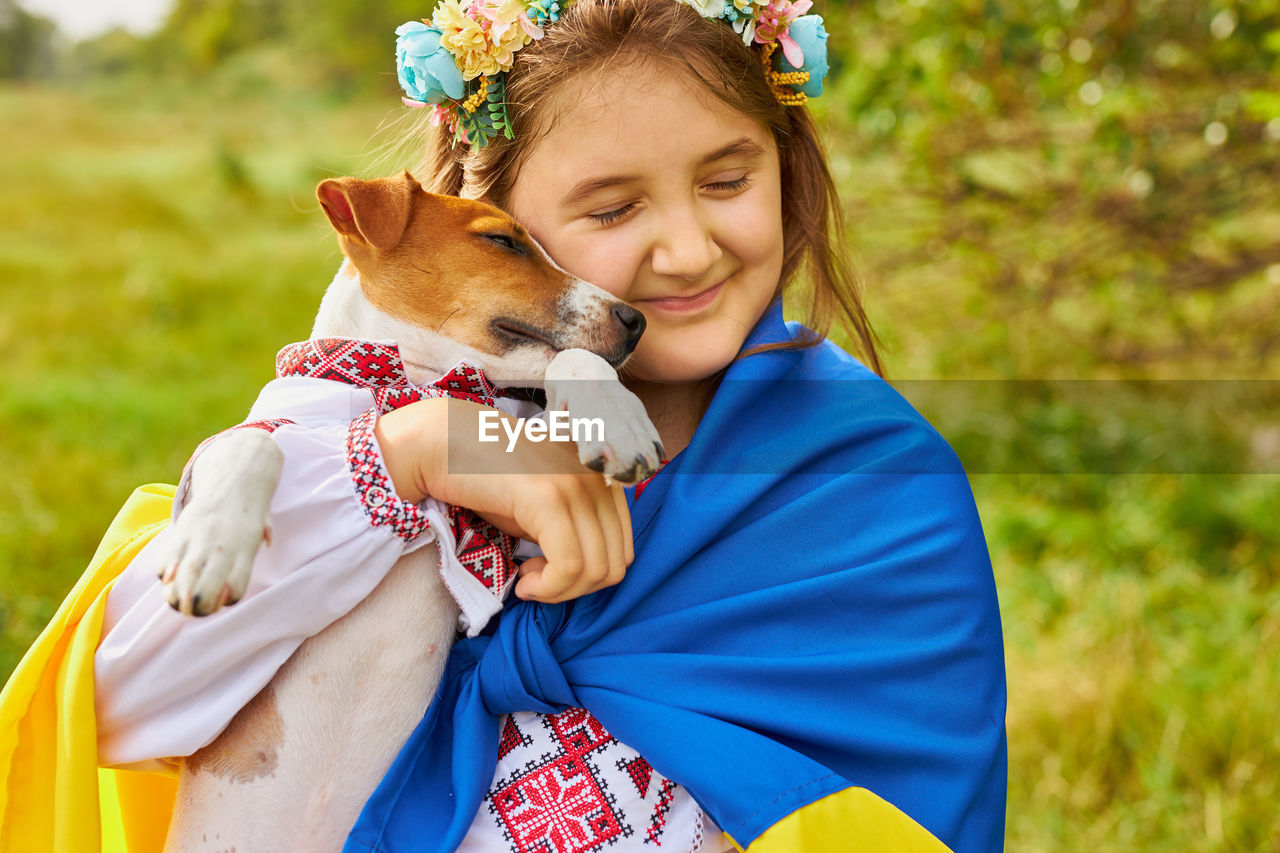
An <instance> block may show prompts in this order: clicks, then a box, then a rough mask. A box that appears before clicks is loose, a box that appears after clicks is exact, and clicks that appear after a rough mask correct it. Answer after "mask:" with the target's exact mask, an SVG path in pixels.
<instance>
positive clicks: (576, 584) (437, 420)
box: [375, 398, 635, 602]
mask: <svg viewBox="0 0 1280 853" xmlns="http://www.w3.org/2000/svg"><path fill="white" fill-rule="evenodd" d="M482 411H484V412H490V411H492V410H491V409H486V408H484V407H482V406H479V405H476V404H474V403H468V402H466V401H463V400H451V399H447V398H441V399H432V400H423V401H421V402H418V403H413V404H412V405H408V406H404V407H403V408H400V409H396V410H394V411H392V412H388V413H387V414H385V415H383V416H382V417H381V418H380V419H379V421H378V425H377V428H376V430H375V435H376V437H377V439H378V444H379V445H380V447H381V449H382V458H383V461H384V462H385V464H386V466H387V471H388V472H389V473H390V475H391V481H392V483H393V484H394V485H395V489H396V493H397V494H398V495H399V496H400V497H401V498H403V499H404V500H407V501H412V502H414V503H417V502H418V501H421V500H422V499H424V498H425V497H427V496H428V495H430V496H431V497H433V498H436V499H438V500H441V501H444V502H445V503H449V504H454V505H455V506H463V507H466V508H467V509H470V510H472V511H474V512H475V513H476V514H478V515H480V516H481V517H482V518H484V519H485V520H486V521H488V522H490V523H491V524H493V525H495V526H497V527H498V528H500V529H502V530H504V531H506V532H507V533H510V534H512V535H514V536H519V537H522V538H525V539H531V540H533V541H534V542H537V543H538V545H539V546H540V547H541V548H542V553H543V555H544V556H542V557H535V558H533V559H531V560H528V561H526V562H525V563H524V565H523V566H521V568H520V574H521V577H520V580H519V581H518V582H517V583H516V595H517V596H519V597H520V598H525V599H531V600H534V601H546V602H557V601H567V600H569V599H571V598H577V597H578V596H581V595H585V594H587V593H589V592H595V591H596V590H599V589H603V588H604V587H606V586H612V585H613V584H616V583H618V582H619V581H620V580H622V578H623V575H624V574H625V573H626V567H627V566H628V565H630V564H631V561H632V560H633V559H635V551H634V548H633V546H632V541H631V513H630V511H629V510H628V508H627V501H626V497H625V495H624V493H623V490H622V487H621V486H618V485H612V486H607V485H605V482H604V478H603V477H601V476H600V475H599V474H597V473H595V472H594V471H590V470H588V469H586V468H584V467H583V466H582V464H581V463H580V462H578V458H577V450H576V448H575V446H574V445H573V444H572V443H570V442H551V441H546V442H536V443H535V442H528V441H524V440H520V441H519V442H518V443H517V444H516V446H515V447H514V448H513V449H512V450H511V452H507V444H506V438H505V433H503V432H501V431H499V432H500V434H502V435H503V440H502V441H500V442H497V443H481V442H480V440H479V422H478V415H479V413H480V412H482ZM501 416H502V417H503V418H504V419H507V420H511V419H510V418H508V416H507V415H501ZM451 428H452V432H451ZM485 472H493V473H485Z"/></svg>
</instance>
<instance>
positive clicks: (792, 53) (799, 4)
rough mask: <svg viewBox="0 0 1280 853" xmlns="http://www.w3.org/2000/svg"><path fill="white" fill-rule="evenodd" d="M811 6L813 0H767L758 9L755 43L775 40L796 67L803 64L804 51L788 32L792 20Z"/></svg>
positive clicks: (788, 60) (766, 42)
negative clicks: (767, 1)
mask: <svg viewBox="0 0 1280 853" xmlns="http://www.w3.org/2000/svg"><path fill="white" fill-rule="evenodd" d="M811 8H813V0H769V5H768V6H766V7H765V8H763V9H761V10H760V17H759V18H758V19H757V21H756V37H755V40H756V44H768V43H769V42H771V41H776V42H777V43H778V44H780V45H782V53H783V55H784V56H786V57H787V62H790V63H791V64H792V65H794V66H795V67H796V68H801V67H803V66H804V51H803V50H801V49H800V45H798V44H796V43H795V40H794V39H792V38H791V35H790V33H789V32H788V31H789V30H790V29H791V24H792V22H794V21H795V19H796V18H798V17H800V16H801V15H803V14H804V13H805V12H808V11H809V10H810V9H811Z"/></svg>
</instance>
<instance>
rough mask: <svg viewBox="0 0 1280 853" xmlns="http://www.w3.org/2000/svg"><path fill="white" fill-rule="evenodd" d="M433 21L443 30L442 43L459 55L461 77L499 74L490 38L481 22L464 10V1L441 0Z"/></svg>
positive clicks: (467, 78)
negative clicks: (490, 52)
mask: <svg viewBox="0 0 1280 853" xmlns="http://www.w3.org/2000/svg"><path fill="white" fill-rule="evenodd" d="M431 23H432V24H434V25H435V27H436V29H438V30H440V44H442V45H444V47H445V48H446V49H448V51H449V52H450V53H452V54H453V55H454V56H456V57H457V58H458V68H459V69H460V70H461V71H462V79H464V80H474V79H475V78H476V77H479V76H480V75H481V74H496V73H498V70H499V69H498V63H497V62H496V61H495V60H494V58H493V57H492V56H490V55H489V40H488V39H487V38H486V37H485V33H484V29H483V28H482V27H481V26H480V23H479V22H478V21H476V20H474V19H472V18H471V17H470V16H469V15H467V13H466V12H465V11H463V9H462V3H461V0H440V2H439V3H438V4H437V5H436V10H435V12H434V13H433V14H432V15H431Z"/></svg>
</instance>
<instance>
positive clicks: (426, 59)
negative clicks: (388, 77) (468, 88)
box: [396, 21, 464, 104]
mask: <svg viewBox="0 0 1280 853" xmlns="http://www.w3.org/2000/svg"><path fill="white" fill-rule="evenodd" d="M396 36H397V38H396V71H397V72H398V74H399V77H400V88H402V89H404V93H405V95H406V96H408V97H409V98H411V99H412V100H415V101H422V102H424V103H428V104H438V103H440V102H441V101H443V100H444V99H445V98H446V97H449V98H452V99H453V100H455V101H456V100H458V99H459V98H461V97H462V94H463V91H464V85H463V82H462V72H461V71H459V70H458V61H457V60H456V59H454V57H453V54H452V53H450V52H449V50H448V48H445V47H441V46H440V31H439V30H437V29H436V28H435V27H429V26H427V25H426V24H424V23H422V22H421V21H410V22H409V23H407V24H401V25H400V26H399V27H397V28H396Z"/></svg>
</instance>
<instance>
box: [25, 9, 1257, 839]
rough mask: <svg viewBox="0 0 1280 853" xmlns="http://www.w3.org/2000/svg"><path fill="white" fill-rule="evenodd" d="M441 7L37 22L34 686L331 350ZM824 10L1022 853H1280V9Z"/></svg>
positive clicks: (28, 301)
mask: <svg viewBox="0 0 1280 853" xmlns="http://www.w3.org/2000/svg"><path fill="white" fill-rule="evenodd" d="M429 7H430V3H429V2H425V0H424V2H422V3H418V4H415V3H412V2H405V0H394V2H387V3H378V4H366V3H363V2H357V0H332V2H326V3H313V2H302V0H276V2H268V0H179V2H177V3H176V4H169V3H165V2H160V0H148V1H147V2H144V0H135V2H132V3H128V2H120V0H113V2H112V3H98V2H93V3H91V2H84V0H82V1H81V2H67V0H23V2H22V3H21V4H19V5H15V4H14V2H13V0H0V78H2V79H0V126H3V128H4V142H3V145H2V146H0V229H2V230H0V294H2V296H3V309H0V355H2V356H3V363H4V374H3V375H4V378H3V380H0V470H3V471H4V472H5V476H4V477H3V478H2V479H0V675H7V673H9V672H10V671H11V670H12V668H13V667H14V666H16V664H17V662H18V660H19V658H20V656H21V654H22V652H23V650H24V649H25V648H26V646H27V645H28V644H29V643H30V642H31V640H32V638H33V637H34V636H35V634H36V633H37V632H38V631H39V630H40V629H41V627H42V626H43V625H44V624H45V622H46V621H47V620H48V618H49V617H50V616H51V615H52V613H53V611H54V609H55V608H56V606H57V603H58V602H59V601H60V600H61V599H62V597H63V595H64V594H65V593H66V592H67V590H68V589H69V588H70V586H71V584H72V583H73V581H74V579H75V578H76V577H77V576H78V575H79V573H80V572H81V570H82V569H83V567H84V565H85V564H86V562H87V560H88V558H89V556H90V555H91V554H92V552H93V549H94V546H95V545H96V543H97V540H98V537H99V536H100V535H101V534H102V532H103V530H104V529H105V528H106V525H107V523H108V521H109V520H110V518H111V517H112V515H113V513H114V511H115V509H116V508H117V507H118V506H119V505H120V503H121V502H122V501H123V500H124V498H125V497H126V496H127V495H128V493H129V492H130V491H131V490H132V488H133V487H134V486H135V485H137V484H140V483H144V482H150V481H167V482H173V481H175V480H176V478H177V476H178V474H179V471H180V470H181V467H182V463H183V462H184V461H185V459H186V457H187V455H188V454H189V453H190V451H191V449H192V448H193V447H194V446H195V445H196V444H197V443H198V441H199V440H200V439H201V438H203V437H204V436H206V435H208V434H210V433H213V432H215V431H217V430H218V429H220V428H222V427H224V426H226V425H228V424H231V423H234V422H237V421H239V420H240V419H241V417H242V416H243V414H244V413H245V411H246V410H247V408H248V405H249V404H250V402H251V401H252V399H253V397H254V396H255V393H256V390H257V388H258V387H259V386H260V385H261V384H262V383H263V382H265V381H266V380H267V379H269V378H270V376H271V369H272V363H273V356H274V353H275V351H276V350H277V349H278V348H279V347H280V346H281V345H282V344H283V343H286V342H288V341H292V340H298V339H300V338H303V337H305V336H306V335H307V333H308V331H309V328H310V321H311V318H312V316H313V314H314V310H315V306H316V304H317V302H318V300H319V297H320V294H321V292H322V291H323V288H324V286H325V285H326V284H327V282H328V281H329V279H330V278H331V277H332V274H333V271H334V269H335V268H336V267H337V264H338V260H339V255H338V252H337V248H336V245H335V242H334V241H333V239H332V237H331V234H330V232H329V228H328V226H327V224H326V223H325V221H324V218H323V217H322V216H321V215H320V213H319V211H318V209H317V206H316V204H315V202H314V200H313V199H314V197H313V191H314V186H315V183H316V182H317V181H318V180H319V179H321V178H323V177H326V176H330V175H335V174H360V175H365V176H372V175H374V174H380V173H390V172H392V171H395V170H397V169H399V168H401V167H403V166H406V165H412V164H413V159H414V153H415V152H414V145H413V144H412V142H409V143H406V144H403V145H398V144H397V143H398V142H399V141H400V140H399V139H398V136H397V133H398V132H397V130H396V128H397V126H398V125H397V119H398V117H400V116H401V114H402V113H403V112H404V110H403V109H402V108H401V107H400V104H399V99H398V95H397V90H396V86H395V78H394V69H393V60H392V54H393V47H392V44H393V30H394V28H395V26H396V25H397V24H399V23H401V22H403V21H405V20H409V19H412V18H421V17H424V16H427V15H429V14H430V8H429ZM817 11H819V12H821V13H822V14H824V16H825V17H826V20H827V26H828V29H829V30H830V31H831V33H832V39H831V49H832V53H833V69H832V74H831V77H830V78H829V83H828V89H827V94H826V95H824V96H823V97H822V98H821V99H819V100H817V101H815V102H814V104H813V106H814V109H815V112H816V113H817V114H818V115H819V118H820V120H821V121H822V123H823V125H824V126H825V128H826V130H827V140H828V142H829V146H830V149H831V156H832V163H833V167H834V170H835V173H836V176H837V179H838V181H839V184H840V187H841V190H842V192H843V198H844V203H845V214H846V225H847V230H848V235H849V238H850V241H851V245H852V246H853V247H854V251H855V252H856V259H857V262H858V265H859V268H860V269H861V270H862V272H863V277H864V279H865V282H866V291H865V298H866V304H867V308H868V312H869V314H870V316H871V318H872V321H873V323H874V325H875V326H876V328H877V330H878V331H879V333H880V335H881V337H882V339H883V343H884V354H885V357H886V361H887V364H888V367H889V370H888V372H889V376H890V378H891V379H892V380H893V381H894V382H895V383H897V385H898V386H899V388H900V389H901V390H902V391H903V393H904V394H905V395H906V396H907V397H908V398H909V399H911V400H912V401H913V402H915V403H916V404H917V405H918V406H919V407H920V408H921V410H922V411H924V412H925V414H926V415H927V416H928V417H929V418H930V420H931V421H932V422H933V423H934V424H935V425H936V426H937V427H938V429H939V430H940V431H941V432H942V433H943V435H945V436H946V437H947V438H948V439H949V440H950V441H951V442H952V444H953V445H954V446H955V447H956V448H957V450H958V451H959V452H960V454H961V457H962V459H963V460H964V462H965V465H966V469H967V470H968V471H969V472H970V474H971V481H972V484H973V487H974V491H975V494H976V496H977V499H978V504H979V509H980V511H981V513H982V517H983V522H984V526H985V529H986V532H987V536H988V541H989V543H990V546H991V553H992V559H993V563H994V565H995V571H996V579H997V583H998V586H999V591H1000V598H1001V610H1002V613H1003V618H1004V626H1005V634H1006V640H1007V656H1008V669H1009V692H1010V705H1009V715H1008V724H1009V736H1010V759H1011V760H1010V787H1009V820H1008V826H1009V832H1008V840H1009V849H1010V850H1070V851H1074V850H1091V849H1092V850H1143V851H1162V850H1168V851H1185V850H1230V851H1273V853H1274V851H1276V850H1280V828H1278V827H1280V820H1278V819H1277V807H1276V803H1278V802H1280V727H1277V726H1276V724H1275V722H1274V719H1275V706H1276V697H1278V696H1280V653H1278V652H1277V651H1276V650H1277V648H1280V595H1277V594H1276V585H1277V584H1276V582H1277V579H1278V578H1280V476H1277V475H1278V474H1280V383H1278V382H1277V380H1280V190H1277V186H1280V165H1278V164H1280V159H1278V155H1280V85H1278V84H1280V0H1248V2H1244V0H1108V2H1090V0H946V2H944V0H910V2H907V0H903V1H902V2H899V0H879V2H874V3H870V2H863V3H834V2H826V3H823V2H819V3H818V4H817ZM55 22H56V23H55ZM380 127H381V128H382V129H381V130H379V128H380ZM979 380H981V381H979ZM856 531H857V520H856V519H851V520H850V534H849V535H856ZM780 535H785V534H783V533H780Z"/></svg>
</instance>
